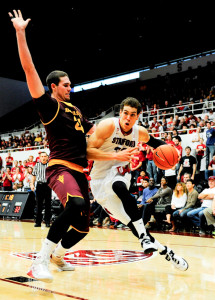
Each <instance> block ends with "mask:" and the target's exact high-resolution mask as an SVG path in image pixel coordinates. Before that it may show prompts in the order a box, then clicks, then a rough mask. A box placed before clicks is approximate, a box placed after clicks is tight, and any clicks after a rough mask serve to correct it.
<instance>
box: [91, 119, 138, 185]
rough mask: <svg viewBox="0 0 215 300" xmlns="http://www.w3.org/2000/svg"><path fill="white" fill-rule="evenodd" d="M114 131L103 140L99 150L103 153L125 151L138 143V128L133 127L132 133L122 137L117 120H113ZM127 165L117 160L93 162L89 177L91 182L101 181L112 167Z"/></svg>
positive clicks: (125, 162) (136, 126)
mask: <svg viewBox="0 0 215 300" xmlns="http://www.w3.org/2000/svg"><path fill="white" fill-rule="evenodd" d="M113 121H114V124H115V129H114V131H113V134H112V135H111V136H110V137H109V138H108V139H106V140H105V142H104V144H103V145H102V146H101V147H100V149H101V150H102V151H104V152H114V151H116V152H118V151H122V150H125V149H127V148H130V147H136V146H137V144H138V141H139V126H138V125H134V126H133V128H132V132H131V133H130V134H129V135H123V133H122V131H121V128H120V125H119V118H113ZM126 165H128V162H127V161H118V160H107V161H96V160H95V161H94V164H93V168H92V171H91V173H90V176H91V178H92V180H94V179H102V178H105V177H106V174H107V171H108V170H110V169H111V168H112V167H113V166H116V167H118V166H122V167H123V166H126Z"/></svg>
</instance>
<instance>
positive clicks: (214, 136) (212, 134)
mask: <svg viewBox="0 0 215 300" xmlns="http://www.w3.org/2000/svg"><path fill="white" fill-rule="evenodd" d="M206 138H207V140H206V168H207V167H208V165H209V162H210V157H211V156H213V155H214V150H215V148H214V145H215V129H214V128H212V126H211V122H207V130H206Z"/></svg>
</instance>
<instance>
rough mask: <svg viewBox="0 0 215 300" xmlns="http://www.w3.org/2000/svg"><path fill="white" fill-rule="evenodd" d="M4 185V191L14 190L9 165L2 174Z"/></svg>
mask: <svg viewBox="0 0 215 300" xmlns="http://www.w3.org/2000/svg"><path fill="white" fill-rule="evenodd" d="M2 186H3V191H12V176H11V172H10V168H9V167H7V168H6V171H5V172H4V173H3V175H2Z"/></svg>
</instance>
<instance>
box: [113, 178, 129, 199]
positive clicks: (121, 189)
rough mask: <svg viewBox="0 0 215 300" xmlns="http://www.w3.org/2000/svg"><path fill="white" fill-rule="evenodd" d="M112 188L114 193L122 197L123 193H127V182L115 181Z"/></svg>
mask: <svg viewBox="0 0 215 300" xmlns="http://www.w3.org/2000/svg"><path fill="white" fill-rule="evenodd" d="M112 189H113V191H114V193H116V194H117V196H118V197H120V198H121V197H122V195H124V194H125V193H127V187H126V184H125V183H124V182H122V181H115V182H114V183H113V184H112Z"/></svg>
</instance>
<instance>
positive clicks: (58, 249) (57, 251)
mask: <svg viewBox="0 0 215 300" xmlns="http://www.w3.org/2000/svg"><path fill="white" fill-rule="evenodd" d="M67 251H68V249H65V248H63V246H62V245H61V242H59V243H58V245H57V247H56V248H55V250H54V253H53V254H54V255H56V256H63V257H64V255H65V254H66V252H67Z"/></svg>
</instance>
